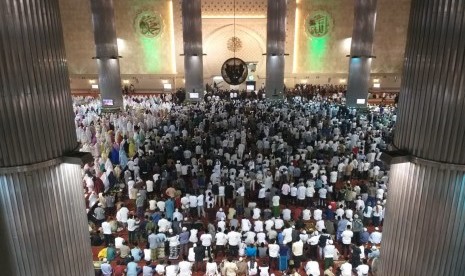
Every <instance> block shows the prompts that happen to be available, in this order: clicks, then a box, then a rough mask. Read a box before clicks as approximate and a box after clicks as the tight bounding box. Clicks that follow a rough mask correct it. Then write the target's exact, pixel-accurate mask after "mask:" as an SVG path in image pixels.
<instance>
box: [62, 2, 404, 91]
mask: <svg viewBox="0 0 465 276" xmlns="http://www.w3.org/2000/svg"><path fill="white" fill-rule="evenodd" d="M410 1H411V0H398V1H396V2H395V4H394V3H392V1H389V0H378V14H377V25H376V33H375V41H374V54H375V56H376V58H375V59H374V61H373V63H372V78H373V79H379V80H380V83H381V85H382V86H383V87H399V86H400V80H401V71H402V66H403V61H404V48H405V40H406V34H407V26H408V15H409V6H410ZM114 5H115V17H116V32H117V37H118V47H119V54H120V56H122V58H121V60H120V65H121V74H122V80H126V82H129V83H132V84H134V86H135V88H136V89H140V90H147V91H162V90H163V84H164V83H170V84H171V85H172V89H175V88H178V87H183V86H184V83H183V80H184V68H183V67H184V61H183V56H181V54H182V53H183V46H182V45H183V40H182V17H181V1H179V0H176V1H171V0H137V1H135V0H115V1H114ZM60 8H61V15H62V25H63V32H64V38H65V46H66V53H67V61H68V66H69V72H70V78H71V87H72V89H74V90H89V89H90V88H91V85H90V82H89V81H92V80H96V79H97V66H96V62H95V60H93V59H92V57H93V56H95V46H94V38H93V32H92V16H91V12H90V3H89V1H88V0H73V1H71V0H60ZM234 11H235V12H234ZM266 12H267V1H266V0H253V1H250V0H249V1H246V0H236V5H235V8H234V5H233V1H218V0H202V21H203V22H202V30H203V32H202V35H203V49H204V53H205V54H206V55H205V56H204V78H205V79H204V82H205V83H212V82H213V81H214V77H216V78H215V82H217V83H218V84H219V86H220V87H222V88H230V87H229V85H226V84H225V83H224V82H222V80H221V79H220V78H218V76H220V75H221V73H220V72H221V70H220V68H221V65H222V63H223V62H224V61H225V60H226V59H228V58H230V57H233V56H234V52H233V51H232V49H233V47H236V53H235V54H236V57H239V58H241V59H243V60H244V61H246V62H253V63H256V70H255V72H251V74H253V76H254V80H256V81H257V87H260V86H261V85H262V84H264V82H265V75H266V74H265V68H266V65H265V56H264V55H263V54H264V53H265V52H266ZM234 14H235V16H234ZM287 14H288V15H287V22H286V26H285V28H286V53H287V54H288V55H287V56H286V68H285V84H286V86H287V87H291V86H294V85H295V84H296V83H313V84H327V83H332V84H340V83H344V81H345V80H346V79H347V75H348V64H349V60H348V58H347V57H346V56H347V55H348V54H349V53H350V38H351V36H352V25H353V1H340V0H331V1H327V0H324V1H323V0H289V1H288V11H287ZM234 17H235V18H236V20H235V21H236V24H235V34H236V37H237V38H238V39H239V40H238V41H239V42H238V43H237V44H234V43H233V42H232V41H233V40H232V38H233V37H234V19H233V18H234ZM233 45H235V46H233Z"/></svg>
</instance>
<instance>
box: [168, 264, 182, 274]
mask: <svg viewBox="0 0 465 276" xmlns="http://www.w3.org/2000/svg"><path fill="white" fill-rule="evenodd" d="M178 270H179V268H178V266H177V265H169V266H167V267H166V268H165V271H166V275H177V274H178Z"/></svg>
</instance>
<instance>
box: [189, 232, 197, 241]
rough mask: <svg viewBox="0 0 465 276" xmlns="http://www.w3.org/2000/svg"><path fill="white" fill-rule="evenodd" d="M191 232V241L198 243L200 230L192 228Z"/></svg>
mask: <svg viewBox="0 0 465 276" xmlns="http://www.w3.org/2000/svg"><path fill="white" fill-rule="evenodd" d="M190 232H191V234H190V235H189V241H190V242H192V243H196V242H198V241H199V239H198V238H197V233H198V232H199V230H197V229H191V231H190Z"/></svg>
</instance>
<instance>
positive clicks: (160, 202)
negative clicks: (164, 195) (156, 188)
mask: <svg viewBox="0 0 465 276" xmlns="http://www.w3.org/2000/svg"><path fill="white" fill-rule="evenodd" d="M157 207H158V209H159V210H160V211H161V212H164V211H165V202H164V201H163V200H160V201H158V202H157Z"/></svg>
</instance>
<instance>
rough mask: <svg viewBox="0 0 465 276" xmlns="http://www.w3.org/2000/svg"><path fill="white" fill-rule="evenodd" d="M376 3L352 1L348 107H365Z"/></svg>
mask: <svg viewBox="0 0 465 276" xmlns="http://www.w3.org/2000/svg"><path fill="white" fill-rule="evenodd" d="M377 3H378V1H377V0H358V1H354V27H353V31H352V42H351V49H350V55H351V57H350V61H349V80H348V82H347V97H346V103H347V106H349V107H366V105H367V100H368V90H369V88H370V74H371V59H372V58H371V56H373V37H374V35H375V26H376V11H377ZM357 100H362V101H360V102H358V101H357Z"/></svg>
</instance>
